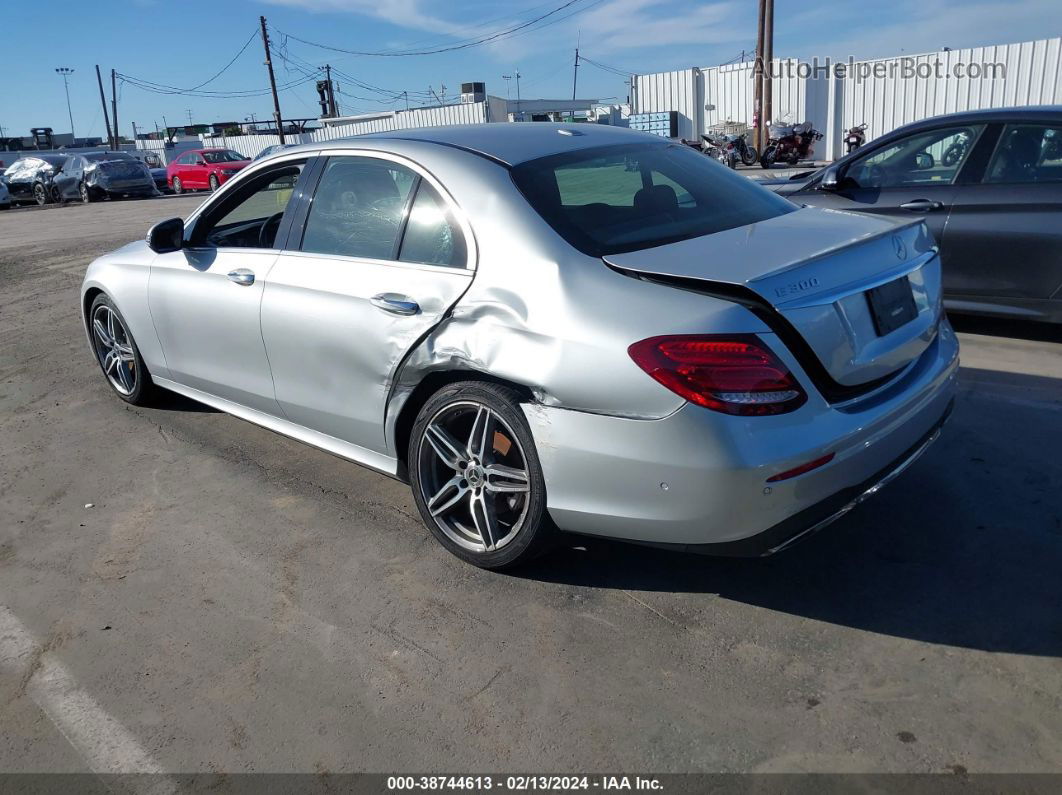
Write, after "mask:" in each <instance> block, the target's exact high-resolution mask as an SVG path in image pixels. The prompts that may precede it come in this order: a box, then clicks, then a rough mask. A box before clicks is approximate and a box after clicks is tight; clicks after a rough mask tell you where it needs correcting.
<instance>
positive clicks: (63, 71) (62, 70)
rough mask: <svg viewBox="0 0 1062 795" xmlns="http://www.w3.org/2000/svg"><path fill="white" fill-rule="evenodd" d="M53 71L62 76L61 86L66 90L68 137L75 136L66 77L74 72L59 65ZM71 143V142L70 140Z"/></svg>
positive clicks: (68, 85)
mask: <svg viewBox="0 0 1062 795" xmlns="http://www.w3.org/2000/svg"><path fill="white" fill-rule="evenodd" d="M55 71H56V73H57V74H60V75H62V76H63V88H64V89H65V90H66V115H67V116H68V117H70V137H71V139H73V138H76V137H77V136H76V135H74V114H73V112H72V111H71V110H70V84H69V83H68V82H67V79H68V78H69V77H70V75H72V74H73V73H74V70H73V69H71V68H69V67H67V66H60V67H59V68H58V69H56V70H55ZM71 143H73V141H72V140H71Z"/></svg>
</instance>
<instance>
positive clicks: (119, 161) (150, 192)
mask: <svg viewBox="0 0 1062 795" xmlns="http://www.w3.org/2000/svg"><path fill="white" fill-rule="evenodd" d="M53 182H54V185H55V191H56V194H57V195H58V197H59V199H61V200H69V199H80V200H81V201H83V202H85V203H86V204H88V203H89V202H91V201H98V200H100V199H117V198H121V197H128V196H140V197H143V196H157V195H158V190H157V189H156V188H155V181H154V180H153V179H152V177H151V171H150V170H149V169H148V167H147V166H146V165H144V164H143V163H142V162H140V161H139V160H137V159H136V158H135V157H133V156H132V155H129V154H126V153H125V152H84V153H81V154H76V155H71V156H70V157H68V158H67V159H66V161H65V162H64V163H63V165H62V169H61V170H60V171H59V172H58V173H57V174H56V175H55V177H54V180H53Z"/></svg>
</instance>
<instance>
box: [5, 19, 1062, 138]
mask: <svg viewBox="0 0 1062 795" xmlns="http://www.w3.org/2000/svg"><path fill="white" fill-rule="evenodd" d="M565 1H566V0H545V2H543V0H510V1H509V2H502V3H498V2H487V0H450V2H440V1H439V0H265V2H262V1H261V0H259V1H258V2H251V0H182V2H173V0H122V1H121V2H117V1H114V0H94V2H93V3H92V4H91V10H88V7H87V6H86V5H85V4H84V3H82V2H78V3H72V2H70V3H68V2H67V0H62V1H61V2H50V3H37V4H31V3H28V2H20V3H9V4H6V5H7V6H8V7H7V8H5V9H0V29H3V30H4V34H5V35H4V40H5V51H4V62H5V66H6V68H5V69H4V72H3V77H2V78H0V126H2V127H3V128H4V133H5V135H12V134H18V135H28V133H29V128H30V127H32V126H50V127H53V128H54V129H55V130H56V131H57V132H66V131H67V130H68V128H69V126H70V125H69V122H68V121H67V114H66V100H65V97H64V94H63V84H62V78H61V77H60V76H59V75H57V74H56V73H55V71H54V70H55V67H59V66H66V67H71V68H73V69H74V70H75V72H74V74H73V76H72V77H71V78H70V94H71V103H72V106H73V115H74V126H75V131H76V132H77V134H78V135H79V136H82V135H103V134H104V125H103V119H102V112H101V110H100V103H99V93H98V89H97V87H96V82H95V72H94V69H93V65H94V64H96V63H98V64H100V67H101V69H103V70H104V75H105V77H106V75H107V74H109V71H110V69H111V68H112V67H114V68H115V69H117V70H118V71H119V72H121V73H123V74H126V75H130V76H133V77H135V78H138V79H140V80H145V81H149V82H152V83H156V84H165V85H169V86H175V87H179V88H187V87H192V86H196V85H198V84H200V83H202V82H203V81H206V80H207V79H208V78H210V77H211V76H212V75H214V74H215V73H217V72H218V71H219V70H220V69H222V67H224V66H225V65H226V64H227V63H228V61H229V60H230V59H231V58H232V57H233V56H235V55H236V53H237V51H238V50H239V49H240V48H241V47H242V46H243V45H244V43H245V42H247V41H248V39H249V38H250V37H251V36H252V34H253V32H254V31H255V29H256V27H257V25H258V16H259V15H260V14H264V15H265V16H266V17H267V18H268V20H269V25H270V27H271V29H272V31H273V33H272V35H273V36H274V45H275V46H278V47H279V49H280V51H281V53H282V54H286V55H287V56H288V60H287V61H285V60H284V59H283V58H279V57H278V58H276V59H275V60H276V64H275V66H276V71H277V80H278V83H280V84H281V85H286V84H290V83H294V82H297V81H299V80H301V79H303V78H304V77H305V73H306V71H307V68H308V67H309V68H310V71H312V68H313V67H317V66H321V65H323V64H325V63H330V64H332V65H333V66H335V67H338V69H339V70H341V71H342V73H343V74H344V75H345V76H336V81H337V83H338V84H339V87H340V90H341V94H340V96H339V100H340V103H341V109H342V110H343V112H345V113H347V112H349V113H356V112H367V111H374V110H380V109H390V108H394V107H404V104H405V101H404V99H400V100H398V101H397V102H395V101H394V100H393V99H391V98H390V97H387V96H385V95H384V94H381V93H379V92H377V91H373V90H368V89H365V88H363V87H358V86H357V85H356V84H355V83H354V82H353V80H352V79H351V78H354V79H357V80H360V81H362V82H363V83H368V84H370V85H372V86H374V87H377V88H382V89H388V90H391V91H393V92H401V91H409V92H410V96H411V97H412V100H413V104H417V101H418V99H419V98H420V97H423V96H426V95H427V92H428V90H429V86H431V87H432V90H434V91H435V92H436V93H441V91H442V88H441V86H442V85H445V86H446V96H447V97H448V98H449V97H452V96H453V95H454V94H455V93H456V92H457V91H459V86H460V83H461V82H463V81H471V80H480V81H484V82H486V84H487V90H488V91H489V92H490V93H493V94H498V95H500V96H505V95H506V89H507V87H508V88H509V90H510V92H511V93H512V94H513V96H515V93H516V89H515V84H514V83H513V82H511V81H510V82H507V81H505V80H504V79H503V78H502V75H512V74H513V73H514V70H515V69H517V68H518V69H519V71H520V74H521V75H522V79H521V86H520V88H521V94H522V96H524V97H565V96H567V97H570V96H571V91H572V61H573V51H574V49H575V46H576V43H577V41H578V42H579V43H580V45H581V51H582V52H583V53H584V54H585V55H586V56H588V57H589V58H591V59H593V60H595V61H597V62H598V63H601V64H605V65H607V66H611V67H614V68H618V69H619V70H621V71H626V70H633V71H636V72H653V71H662V70H667V69H678V68H685V67H689V66H693V65H701V66H705V65H711V64H716V63H722V62H724V61H728V60H730V59H732V58H735V57H737V56H738V55H739V54H740V53H741V51H742V50H743V49H745V50H752V49H753V48H754V47H755V39H756V9H757V3H756V0H723V1H722V2H697V0H575V2H574V3H573V4H572V5H570V6H569V7H567V8H565V9H563V10H562V11H558V12H556V13H555V14H554V15H553V16H551V17H549V18H548V19H546V20H543V21H542V22H540V23H538V24H537V25H533V26H531V27H529V28H526V29H525V30H523V31H520V33H519V34H518V35H514V36H511V37H507V38H504V39H501V40H498V41H495V42H492V43H489V44H485V45H482V46H477V47H471V48H466V49H461V50H455V51H451V52H446V53H439V54H434V55H424V56H413V57H387V58H383V57H369V56H353V55H346V54H342V53H337V52H329V51H326V50H323V49H317V48H315V47H312V46H309V45H307V44H303V43H300V42H297V41H295V40H293V39H291V38H287V37H286V36H285V35H284V34H290V35H291V36H298V37H299V38H302V39H306V40H307V41H311V42H319V43H322V44H328V45H333V46H335V47H339V48H342V49H348V50H359V51H371V52H378V51H384V50H396V49H411V48H419V49H437V48H441V47H446V46H452V45H454V44H455V43H461V42H464V41H468V40H470V39H474V38H477V37H481V36H485V35H489V34H490V33H492V32H494V31H497V30H501V29H506V28H510V27H512V26H514V25H517V24H520V23H522V22H525V21H528V20H530V19H532V18H534V17H536V16H540V15H542V14H544V13H546V12H549V11H551V10H553V9H556V8H557V7H558V6H560V5H561V4H562V3H563V2H565ZM1058 4H1059V0H1012V1H1011V2H1009V3H1000V2H998V0H993V2H982V1H981V0H964V2H957V0H893V2H890V3H874V4H871V3H853V2H841V1H839V0H828V1H823V0H810V1H807V2H800V3H795V2H786V0H780V1H779V2H778V3H777V5H778V8H777V10H776V19H775V54H776V55H784V56H794V57H803V58H807V57H811V56H813V55H820V56H824V55H832V56H847V55H849V54H852V55H855V56H856V57H878V56H886V55H894V54H897V53H899V52H901V51H905V52H908V53H918V52H926V51H931V50H936V49H939V48H940V47H943V46H949V47H952V48H954V49H957V48H959V47H968V46H978V45H984V44H1001V43H1010V42H1018V41H1027V40H1032V39H1038V38H1046V37H1049V36H1057V35H1059V33H1062V21H1060V17H1059V15H1058ZM66 5H69V10H68V11H66V10H64V6H66ZM11 6H15V8H13V9H12V8H11ZM546 23H549V24H548V25H547V24H546ZM19 31H22V32H23V34H24V35H22V34H19ZM45 42H47V46H45V44H44V43H45ZM46 53H54V54H46ZM267 85H268V83H267V80H266V74H265V68H264V66H263V65H262V51H261V42H260V41H259V40H257V39H256V40H253V41H251V42H250V44H249V46H248V47H247V49H246V50H245V51H244V52H243V54H242V55H241V56H240V57H239V58H237V59H236V61H235V62H234V63H233V64H232V66H231V67H230V68H229V69H228V70H227V71H225V73H224V74H222V75H221V76H220V77H219V78H217V79H216V80H214V81H213V82H211V83H209V84H208V85H206V86H204V90H216V91H253V90H260V89H264V88H266V87H267ZM108 91H109V86H108ZM579 95H580V96H581V97H590V98H598V99H602V100H608V99H610V98H616V101H622V100H623V99H625V98H626V95H627V87H626V86H625V85H624V79H623V77H621V76H619V75H617V74H614V73H612V72H609V71H606V70H604V69H601V68H598V67H597V66H593V65H590V64H584V65H583V66H582V67H581V68H580V70H579ZM281 109H282V111H283V113H284V115H285V117H301V116H312V115H316V112H317V103H316V91H315V90H314V87H313V84H312V82H310V83H305V84H303V85H298V86H292V87H290V88H288V89H286V90H284V91H283V92H282V93H281ZM271 110H272V109H271V104H270V100H269V98H268V97H267V96H257V97H256V96H245V97H240V98H235V99H233V98H224V99H220V98H203V97H191V96H182V95H164V94H158V93H151V92H148V91H145V90H143V89H142V88H138V87H136V86H134V85H133V84H131V83H126V84H124V85H123V86H121V92H120V104H119V123H120V125H121V128H122V132H123V133H124V134H125V135H127V136H128V135H129V134H130V131H131V128H130V125H129V122H130V121H135V122H136V123H137V124H138V126H139V127H141V128H149V129H151V128H153V126H154V124H155V123H158V124H159V125H160V126H161V125H162V124H163V117H164V116H165V118H166V119H167V120H168V121H169V123H170V124H171V125H172V124H179V123H184V122H185V121H186V120H187V115H188V111H191V113H192V118H193V119H194V120H195V121H196V122H208V121H215V120H233V119H243V118H245V117H249V116H250V115H251V114H252V113H253V114H255V115H256V116H257V117H258V118H265V117H268V116H269V115H270V113H271Z"/></svg>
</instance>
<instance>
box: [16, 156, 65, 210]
mask: <svg viewBox="0 0 1062 795" xmlns="http://www.w3.org/2000/svg"><path fill="white" fill-rule="evenodd" d="M65 160H66V155H32V156H27V157H22V158H19V159H18V160H16V161H15V162H14V163H12V164H11V165H10V166H8V167H7V169H5V171H4V182H5V183H7V189H8V192H9V193H10V196H11V201H12V202H13V203H15V204H30V203H36V204H40V205H44V204H48V203H50V202H53V201H55V190H54V186H53V184H52V180H53V178H54V177H55V175H56V173H57V172H58V170H59V169H60V168H61V167H62V165H63V162H64V161H65Z"/></svg>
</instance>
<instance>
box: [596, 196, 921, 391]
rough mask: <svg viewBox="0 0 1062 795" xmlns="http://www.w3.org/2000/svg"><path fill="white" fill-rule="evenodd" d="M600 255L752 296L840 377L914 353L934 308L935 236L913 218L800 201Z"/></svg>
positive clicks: (668, 278) (861, 377)
mask: <svg viewBox="0 0 1062 795" xmlns="http://www.w3.org/2000/svg"><path fill="white" fill-rule="evenodd" d="M604 260H605V262H606V263H607V264H609V265H610V266H611V267H613V268H615V269H618V270H621V271H625V272H628V273H631V274H634V275H638V276H642V277H645V278H650V279H653V280H655V281H663V282H669V283H672V284H675V285H676V286H680V287H689V288H692V289H704V290H705V291H706V292H712V291H713V286H714V287H717V288H721V289H722V292H723V293H726V294H728V295H734V296H738V297H739V298H740V297H741V296H742V295H744V296H747V297H749V298H750V299H753V300H755V302H756V303H757V304H759V305H760V307H762V308H763V310H764V312H765V313H766V314H768V315H773V316H777V317H780V318H781V319H782V320H783V321H784V322H783V324H782V325H787V326H789V327H791V329H793V330H795V332H796V334H798V335H799V337H800V343H801V346H804V345H806V347H807V348H808V349H810V351H812V352H813V354H814V356H815V357H816V359H817V363H818V364H819V365H821V367H822V368H823V370H824V371H825V372H826V373H827V374H828V376H829V377H830V378H831V379H832V380H833V381H835V382H836V383H837V384H839V385H841V386H842V387H858V386H860V385H864V384H868V383H870V382H874V381H876V380H879V379H882V378H885V377H886V376H888V375H889V374H891V373H894V372H896V371H897V370H899V369H902V368H903V367H904V366H906V365H907V364H909V363H910V362H911V361H913V360H915V359H916V358H918V357H919V356H920V355H921V354H922V352H923V351H924V350H925V349H926V348H927V347H928V346H929V344H930V343H931V342H932V340H933V338H934V336H935V334H936V330H937V324H938V322H939V318H940V313H941V284H940V265H939V259H938V258H937V256H936V246H935V244H934V242H933V239H932V237H931V236H930V234H929V232H928V230H927V229H926V227H925V225H924V224H923V223H921V222H918V221H912V222H910V223H907V224H899V223H896V222H895V221H890V220H885V219H880V218H871V217H868V216H864V215H860V214H856V213H850V212H844V211H837V210H825V209H819V208H810V207H808V208H803V209H800V210H797V211H795V212H791V213H786V214H784V215H780V216H776V217H774V218H770V219H767V220H765V221H760V222H757V223H754V224H749V225H747V226H741V227H737V228H735V229H728V230H725V231H722V232H717V233H715V234H711V235H705V236H702V237H697V238H692V239H689V240H683V241H679V242H677V243H669V244H666V245H663V246H658V247H655V248H650V249H642V250H640V251H633V252H628V253H625V254H610V255H607V256H605V257H604ZM790 347H793V346H790ZM793 352H794V353H798V351H793Z"/></svg>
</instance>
